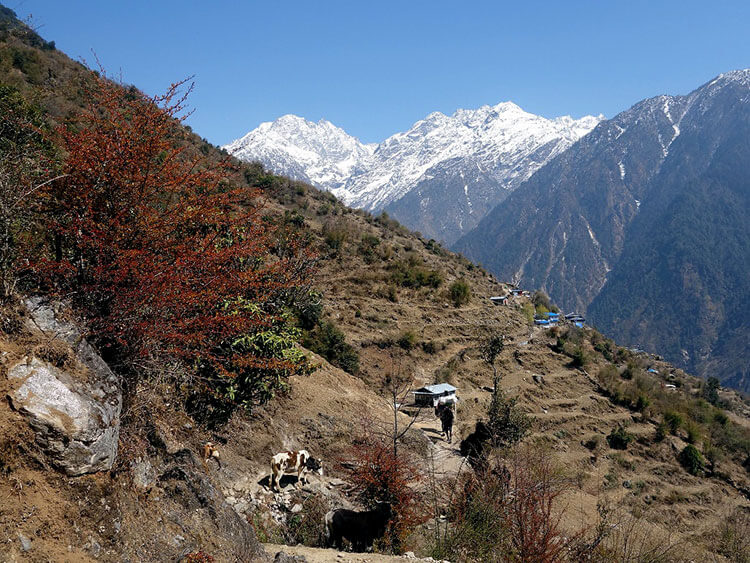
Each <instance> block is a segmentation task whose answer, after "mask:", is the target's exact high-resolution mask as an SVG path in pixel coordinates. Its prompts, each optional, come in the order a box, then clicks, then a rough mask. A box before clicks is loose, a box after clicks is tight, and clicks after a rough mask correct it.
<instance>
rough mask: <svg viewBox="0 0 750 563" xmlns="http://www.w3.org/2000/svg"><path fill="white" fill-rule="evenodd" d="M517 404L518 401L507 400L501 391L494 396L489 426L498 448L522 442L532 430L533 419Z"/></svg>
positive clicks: (494, 443)
mask: <svg viewBox="0 0 750 563" xmlns="http://www.w3.org/2000/svg"><path fill="white" fill-rule="evenodd" d="M516 402H517V399H515V398H510V399H509V398H506V397H505V395H504V394H503V392H502V391H499V390H498V391H497V392H496V393H494V394H493V396H492V402H491V403H490V408H489V411H488V418H489V420H488V422H487V426H488V428H489V431H490V436H491V438H492V442H493V445H494V446H496V447H498V446H499V447H505V446H512V445H513V444H515V443H517V442H520V441H521V440H522V439H523V437H524V436H525V435H526V433H527V432H528V431H529V429H530V428H531V419H529V417H528V416H526V414H525V413H524V412H523V411H521V410H520V409H519V408H518V407H517V406H516Z"/></svg>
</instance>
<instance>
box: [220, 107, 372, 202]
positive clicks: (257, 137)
mask: <svg viewBox="0 0 750 563" xmlns="http://www.w3.org/2000/svg"><path fill="white" fill-rule="evenodd" d="M223 148H224V149H226V150H227V152H229V153H230V154H233V155H234V156H236V157H237V158H239V159H240V160H245V161H248V162H251V161H258V162H261V163H262V164H263V165H264V166H265V167H266V168H269V169H270V170H272V171H273V172H275V173H277V174H284V175H285V176H289V177H290V178H293V179H295V180H303V181H305V182H308V183H310V184H313V185H315V186H318V187H321V188H324V189H327V190H335V189H336V188H339V187H341V186H342V185H343V184H344V183H345V182H346V180H347V179H348V178H349V177H350V176H351V175H352V174H354V173H356V172H357V170H358V167H359V166H361V164H362V163H363V162H364V161H366V160H367V159H369V158H370V157H371V156H372V153H373V151H374V150H375V145H365V144H363V143H360V142H359V140H357V139H355V138H354V137H352V136H350V135H347V134H346V132H344V131H343V130H342V129H339V128H338V127H336V126H335V125H333V124H332V123H330V122H329V121H326V120H324V119H321V120H320V121H318V122H317V123H314V122H312V121H308V120H306V119H303V118H301V117H297V116H296V115H285V116H283V117H280V118H279V119H277V120H276V121H273V122H266V123H261V124H260V125H259V126H258V128H257V129H254V130H253V131H251V132H250V133H248V134H247V135H245V136H244V137H242V138H240V139H237V140H236V141H233V142H231V143H229V144H228V145H226V146H224V147H223Z"/></svg>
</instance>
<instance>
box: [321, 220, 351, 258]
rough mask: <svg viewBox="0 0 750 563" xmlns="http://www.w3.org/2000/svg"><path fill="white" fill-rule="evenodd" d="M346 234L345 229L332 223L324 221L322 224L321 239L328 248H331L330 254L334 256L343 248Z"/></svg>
mask: <svg viewBox="0 0 750 563" xmlns="http://www.w3.org/2000/svg"><path fill="white" fill-rule="evenodd" d="M347 236H348V233H347V230H346V229H344V228H342V227H340V226H337V225H336V224H334V223H326V224H325V225H323V239H324V240H325V243H326V245H327V246H328V248H330V249H331V254H333V255H334V256H336V255H338V253H339V252H340V251H341V249H342V248H343V246H344V242H346V238H347Z"/></svg>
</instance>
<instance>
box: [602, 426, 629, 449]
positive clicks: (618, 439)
mask: <svg viewBox="0 0 750 563" xmlns="http://www.w3.org/2000/svg"><path fill="white" fill-rule="evenodd" d="M634 439H635V436H633V435H632V434H630V433H629V432H628V431H627V430H625V428H623V427H622V426H618V427H617V428H615V429H614V430H612V432H610V433H609V436H607V443H608V444H609V447H610V448H612V449H613V450H625V449H627V447H628V445H629V444H630V442H632V441H633V440H634Z"/></svg>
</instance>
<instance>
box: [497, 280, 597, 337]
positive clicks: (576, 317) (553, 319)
mask: <svg viewBox="0 0 750 563" xmlns="http://www.w3.org/2000/svg"><path fill="white" fill-rule="evenodd" d="M519 297H526V298H530V297H531V292H529V291H527V290H525V289H519V288H513V289H511V290H510V293H507V294H505V295H496V296H493V297H490V301H492V302H493V303H494V304H495V305H508V303H509V302H510V301H511V300H516V299H518V298H519ZM562 322H564V323H570V324H573V325H575V326H577V327H579V328H582V327H583V325H584V324H585V323H586V319H585V318H584V316H583V315H581V314H579V313H568V314H567V315H565V316H564V317H562V318H561V317H560V313H556V312H552V311H548V312H546V313H541V314H537V315H534V325H536V326H539V327H542V328H552V327H555V326H558V325H559V324H560V323H562Z"/></svg>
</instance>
